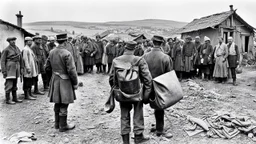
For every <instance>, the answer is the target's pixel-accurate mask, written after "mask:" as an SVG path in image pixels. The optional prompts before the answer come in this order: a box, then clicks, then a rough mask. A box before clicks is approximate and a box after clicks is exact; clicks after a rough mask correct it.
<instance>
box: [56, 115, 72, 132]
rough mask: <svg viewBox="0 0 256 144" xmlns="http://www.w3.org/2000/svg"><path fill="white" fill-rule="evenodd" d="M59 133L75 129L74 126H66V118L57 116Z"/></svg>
mask: <svg viewBox="0 0 256 144" xmlns="http://www.w3.org/2000/svg"><path fill="white" fill-rule="evenodd" d="M59 123H60V125H59V126H60V127H59V131H60V132H65V131H67V130H72V129H74V128H75V125H74V124H71V125H68V124H67V116H59Z"/></svg>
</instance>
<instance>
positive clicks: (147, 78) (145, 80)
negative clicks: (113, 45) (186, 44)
mask: <svg viewBox="0 0 256 144" xmlns="http://www.w3.org/2000/svg"><path fill="white" fill-rule="evenodd" d="M133 57H135V56H134V55H133V53H131V52H124V54H123V55H122V56H119V57H117V58H115V59H114V60H113V64H112V68H111V69H112V72H111V75H110V84H114V82H117V80H114V77H115V78H117V76H115V65H116V63H117V61H125V62H132V61H133ZM138 67H139V76H140V80H141V82H142V84H143V91H144V93H143V94H144V95H143V101H144V102H146V103H147V102H148V101H149V95H150V93H151V87H152V77H151V74H150V71H149V69H148V65H147V63H146V61H145V60H144V59H143V58H142V59H140V61H139V62H138ZM116 85H117V84H116Z"/></svg>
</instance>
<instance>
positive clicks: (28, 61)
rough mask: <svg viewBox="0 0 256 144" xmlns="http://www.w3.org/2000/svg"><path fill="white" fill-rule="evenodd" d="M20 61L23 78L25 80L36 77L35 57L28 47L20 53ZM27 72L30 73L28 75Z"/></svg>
mask: <svg viewBox="0 0 256 144" xmlns="http://www.w3.org/2000/svg"><path fill="white" fill-rule="evenodd" d="M22 60H23V66H24V68H23V76H24V77H26V78H32V77H36V76H37V75H38V66H37V63H36V56H35V54H34V52H33V51H32V50H31V48H30V47H29V46H28V45H26V46H25V47H24V49H23V51H22ZM28 70H30V73H28Z"/></svg>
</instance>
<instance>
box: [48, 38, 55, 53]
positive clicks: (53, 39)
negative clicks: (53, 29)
mask: <svg viewBox="0 0 256 144" xmlns="http://www.w3.org/2000/svg"><path fill="white" fill-rule="evenodd" d="M48 40H49V43H48V44H47V46H48V50H49V52H50V51H51V50H52V49H54V48H55V47H56V45H55V43H54V42H55V38H54V37H53V36H51V37H49V39H48Z"/></svg>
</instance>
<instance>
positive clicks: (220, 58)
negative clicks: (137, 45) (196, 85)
mask: <svg viewBox="0 0 256 144" xmlns="http://www.w3.org/2000/svg"><path fill="white" fill-rule="evenodd" d="M227 57H228V47H227V45H226V44H225V43H224V42H223V38H222V37H219V43H218V45H216V47H215V52H214V58H215V67H214V71H213V77H215V78H216V79H217V80H218V82H219V83H221V82H222V83H225V79H226V78H227V77H228V62H227Z"/></svg>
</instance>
